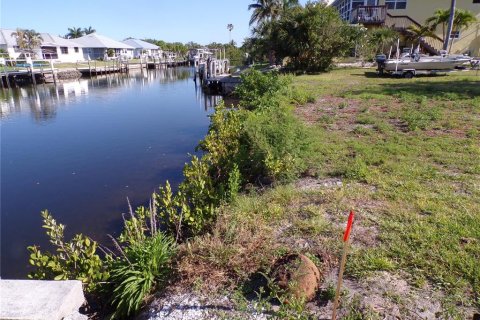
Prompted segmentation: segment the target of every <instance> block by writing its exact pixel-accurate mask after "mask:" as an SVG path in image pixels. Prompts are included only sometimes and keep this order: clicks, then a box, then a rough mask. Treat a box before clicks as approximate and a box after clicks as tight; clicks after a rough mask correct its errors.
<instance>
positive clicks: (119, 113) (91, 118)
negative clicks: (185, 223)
mask: <svg viewBox="0 0 480 320" xmlns="http://www.w3.org/2000/svg"><path fill="white" fill-rule="evenodd" d="M192 79H193V69H189V68H175V69H161V70H149V71H148V72H147V71H145V70H144V71H143V72H142V71H140V70H138V71H135V72H130V73H129V74H128V75H127V74H117V75H109V76H102V77H96V78H92V79H80V80H77V81H71V82H65V83H60V84H58V85H57V86H55V85H53V84H45V85H38V86H37V87H36V88H34V87H23V88H19V89H12V90H6V89H3V90H1V89H0V90H1V91H0V107H1V114H0V115H1V117H0V129H1V131H0V133H1V139H0V141H1V148H0V155H1V156H0V157H1V162H0V164H1V168H0V171H1V175H0V183H1V270H0V276H1V277H2V278H25V277H26V276H27V273H28V271H29V270H30V269H29V266H28V252H27V249H26V247H27V246H28V245H33V244H37V245H40V246H41V248H49V246H48V239H47V237H46V235H45V232H44V230H43V229H42V227H41V226H42V221H41V217H40V212H41V211H42V210H44V209H48V210H49V211H50V212H51V213H52V214H53V216H54V217H55V218H56V219H57V220H58V221H60V222H61V223H63V224H65V225H66V238H67V239H69V238H70V237H71V236H72V235H73V234H75V233H78V232H81V233H84V234H87V235H89V236H91V237H92V238H93V239H95V240H98V241H100V242H101V243H104V244H106V245H110V243H109V240H108V239H107V237H106V235H107V234H112V235H117V234H118V233H119V231H120V230H121V228H122V218H121V215H122V213H125V212H127V211H128V204H127V198H128V199H129V200H130V202H131V203H132V205H133V206H137V205H141V204H145V203H146V202H147V201H148V199H149V196H150V195H151V193H152V192H153V191H154V190H155V189H157V188H158V187H159V185H160V184H163V183H164V182H165V180H169V181H170V182H171V183H172V184H173V185H177V184H178V183H179V181H180V180H181V177H182V169H183V166H184V164H185V162H187V161H188V159H189V153H190V154H193V153H194V151H195V146H196V145H197V143H198V141H199V140H200V139H202V138H203V137H204V136H205V134H206V132H207V130H208V124H209V118H208V114H209V113H211V112H212V111H213V106H214V105H215V104H216V103H217V102H218V101H219V97H215V96H204V95H203V94H202V92H201V90H200V88H196V86H195V83H194V82H193V80H192Z"/></svg>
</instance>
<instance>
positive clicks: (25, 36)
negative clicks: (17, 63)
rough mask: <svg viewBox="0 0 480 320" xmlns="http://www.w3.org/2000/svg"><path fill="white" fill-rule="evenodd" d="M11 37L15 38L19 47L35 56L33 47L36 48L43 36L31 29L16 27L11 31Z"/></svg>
mask: <svg viewBox="0 0 480 320" xmlns="http://www.w3.org/2000/svg"><path fill="white" fill-rule="evenodd" d="M12 37H15V38H16V40H17V45H18V47H19V48H20V49H22V50H24V51H26V52H28V53H30V54H31V55H32V57H34V56H35V51H34V49H37V48H39V47H40V45H41V44H42V41H43V38H42V36H41V35H40V33H38V32H36V31H35V30H33V29H18V28H17V31H16V32H12Z"/></svg>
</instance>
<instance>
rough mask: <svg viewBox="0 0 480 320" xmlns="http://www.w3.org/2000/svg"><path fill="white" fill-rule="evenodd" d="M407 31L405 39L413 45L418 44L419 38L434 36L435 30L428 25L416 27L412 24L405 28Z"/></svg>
mask: <svg viewBox="0 0 480 320" xmlns="http://www.w3.org/2000/svg"><path fill="white" fill-rule="evenodd" d="M407 31H408V35H407V39H409V40H411V41H412V42H413V43H414V44H419V43H420V39H421V38H424V37H435V36H436V34H435V29H434V28H432V26H429V25H424V26H417V25H414V24H412V25H411V26H409V27H408V28H407Z"/></svg>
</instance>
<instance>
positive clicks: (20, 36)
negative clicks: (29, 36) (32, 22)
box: [11, 28, 27, 49]
mask: <svg viewBox="0 0 480 320" xmlns="http://www.w3.org/2000/svg"><path fill="white" fill-rule="evenodd" d="M25 31H27V30H24V29H20V28H17V31H15V32H12V34H11V36H12V37H14V38H15V40H16V41H17V46H18V47H19V48H20V49H25V48H26V39H25Z"/></svg>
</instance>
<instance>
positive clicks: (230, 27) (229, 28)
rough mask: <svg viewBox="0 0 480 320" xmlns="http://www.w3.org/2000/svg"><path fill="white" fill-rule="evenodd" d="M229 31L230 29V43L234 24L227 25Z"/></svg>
mask: <svg viewBox="0 0 480 320" xmlns="http://www.w3.org/2000/svg"><path fill="white" fill-rule="evenodd" d="M227 29H228V32H229V42H232V30H233V24H231V23H229V24H227Z"/></svg>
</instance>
